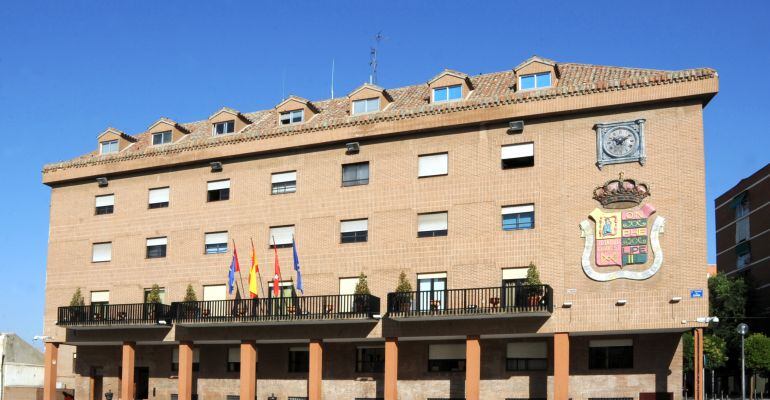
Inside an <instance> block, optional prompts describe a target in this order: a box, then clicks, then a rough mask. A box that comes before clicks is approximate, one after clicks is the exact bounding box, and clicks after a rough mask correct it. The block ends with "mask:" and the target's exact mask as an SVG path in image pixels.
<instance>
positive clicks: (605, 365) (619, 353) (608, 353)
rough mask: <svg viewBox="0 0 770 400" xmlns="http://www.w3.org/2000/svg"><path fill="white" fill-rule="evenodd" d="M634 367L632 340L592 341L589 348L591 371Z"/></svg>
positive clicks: (589, 366)
mask: <svg viewBox="0 0 770 400" xmlns="http://www.w3.org/2000/svg"><path fill="white" fill-rule="evenodd" d="M633 367H634V346H633V342H632V341H631V339H613V340H592V341H590V342H589V348H588V368H589V369H624V368H633Z"/></svg>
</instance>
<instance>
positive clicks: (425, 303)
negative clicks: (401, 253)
mask: <svg viewBox="0 0 770 400" xmlns="http://www.w3.org/2000/svg"><path fill="white" fill-rule="evenodd" d="M446 289H447V277H446V272H435V273H430V274H417V290H418V292H419V293H418V295H417V309H418V310H420V311H439V310H444V309H446Z"/></svg>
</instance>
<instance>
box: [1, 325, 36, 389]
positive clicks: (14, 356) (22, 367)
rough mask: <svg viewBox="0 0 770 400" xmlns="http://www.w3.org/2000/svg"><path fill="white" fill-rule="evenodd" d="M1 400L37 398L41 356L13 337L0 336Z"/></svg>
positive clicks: (12, 334) (22, 341)
mask: <svg viewBox="0 0 770 400" xmlns="http://www.w3.org/2000/svg"><path fill="white" fill-rule="evenodd" d="M0 364H1V365H0V400H29V399H36V398H39V397H38V396H40V395H42V389H43V353H42V352H41V351H40V350H38V349H36V348H35V347H34V346H32V345H31V344H29V343H27V342H25V341H24V340H22V339H21V338H20V337H19V336H18V335H16V334H15V333H0Z"/></svg>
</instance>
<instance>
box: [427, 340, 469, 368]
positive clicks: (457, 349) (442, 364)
mask: <svg viewBox="0 0 770 400" xmlns="http://www.w3.org/2000/svg"><path fill="white" fill-rule="evenodd" d="M428 371H429V372H462V371H465V345H464V344H431V345H429V346H428Z"/></svg>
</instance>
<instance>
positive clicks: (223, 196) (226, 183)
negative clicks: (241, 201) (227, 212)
mask: <svg viewBox="0 0 770 400" xmlns="http://www.w3.org/2000/svg"><path fill="white" fill-rule="evenodd" d="M228 199H230V180H229V179H224V180H221V181H212V182H209V183H208V201H223V200H228Z"/></svg>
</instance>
